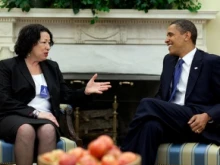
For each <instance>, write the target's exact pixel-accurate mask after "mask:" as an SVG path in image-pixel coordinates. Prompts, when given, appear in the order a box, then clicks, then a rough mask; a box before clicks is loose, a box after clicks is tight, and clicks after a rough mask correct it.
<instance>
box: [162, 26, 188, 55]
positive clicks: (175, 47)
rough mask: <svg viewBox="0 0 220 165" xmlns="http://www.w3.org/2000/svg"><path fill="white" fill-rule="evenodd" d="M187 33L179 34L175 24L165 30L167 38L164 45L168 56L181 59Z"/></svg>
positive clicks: (185, 45)
mask: <svg viewBox="0 0 220 165" xmlns="http://www.w3.org/2000/svg"><path fill="white" fill-rule="evenodd" d="M187 37H188V36H187V32H186V33H183V34H181V33H180V31H179V30H178V28H177V26H176V25H175V24H172V25H170V26H169V27H168V29H167V37H166V40H165V43H166V44H167V46H168V49H169V53H170V55H175V56H179V57H183V55H184V53H185V51H184V50H185V49H186V47H187V44H186V43H187V42H186V41H187Z"/></svg>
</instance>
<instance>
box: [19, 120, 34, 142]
mask: <svg viewBox="0 0 220 165" xmlns="http://www.w3.org/2000/svg"><path fill="white" fill-rule="evenodd" d="M35 136H36V134H35V130H34V128H33V126H31V125H30V124H23V125H21V126H20V127H19V128H18V130H17V135H16V137H19V138H22V139H26V140H33V139H35Z"/></svg>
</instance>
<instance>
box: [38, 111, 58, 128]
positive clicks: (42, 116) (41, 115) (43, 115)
mask: <svg viewBox="0 0 220 165" xmlns="http://www.w3.org/2000/svg"><path fill="white" fill-rule="evenodd" d="M37 118H38V119H48V120H50V121H52V122H53V123H54V124H55V125H56V126H57V127H59V123H58V122H57V119H56V118H55V117H54V115H53V114H52V113H49V112H40V113H39V115H38V117H37Z"/></svg>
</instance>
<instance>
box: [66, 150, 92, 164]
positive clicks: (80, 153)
mask: <svg viewBox="0 0 220 165" xmlns="http://www.w3.org/2000/svg"><path fill="white" fill-rule="evenodd" d="M68 153H69V154H70V155H73V156H74V157H75V158H76V161H78V160H79V159H80V158H81V157H82V156H84V155H86V154H88V151H87V150H85V149H84V148H82V147H76V148H73V149H71V150H69V151H68Z"/></svg>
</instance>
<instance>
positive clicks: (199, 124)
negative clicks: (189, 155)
mask: <svg viewBox="0 0 220 165" xmlns="http://www.w3.org/2000/svg"><path fill="white" fill-rule="evenodd" d="M210 119H211V117H210V116H209V115H208V114H207V113H202V114H198V115H194V116H193V117H192V118H191V119H190V120H189V122H188V124H189V126H190V128H191V129H192V131H193V132H195V133H198V134H199V133H202V131H203V130H204V129H205V127H206V124H207V123H208V121H209V120H210Z"/></svg>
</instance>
